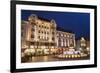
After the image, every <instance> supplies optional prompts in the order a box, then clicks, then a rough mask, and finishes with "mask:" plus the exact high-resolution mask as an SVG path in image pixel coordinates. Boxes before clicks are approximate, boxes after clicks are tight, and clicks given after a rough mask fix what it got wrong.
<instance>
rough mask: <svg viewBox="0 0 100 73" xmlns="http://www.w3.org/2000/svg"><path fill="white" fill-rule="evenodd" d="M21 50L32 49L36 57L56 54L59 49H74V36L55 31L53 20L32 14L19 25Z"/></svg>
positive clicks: (55, 25) (55, 26)
mask: <svg viewBox="0 0 100 73" xmlns="http://www.w3.org/2000/svg"><path fill="white" fill-rule="evenodd" d="M21 35H22V36H21V42H22V45H21V46H22V48H24V49H26V48H27V49H32V51H35V52H34V53H35V54H36V55H46V54H54V53H55V54H56V53H58V54H59V53H62V52H59V49H63V51H64V49H65V50H66V49H70V48H74V47H75V34H73V33H69V32H65V31H61V30H59V29H57V24H56V22H55V20H53V19H52V20H47V19H44V18H41V17H38V16H37V15H35V14H32V15H30V16H29V17H28V21H22V24H21Z"/></svg>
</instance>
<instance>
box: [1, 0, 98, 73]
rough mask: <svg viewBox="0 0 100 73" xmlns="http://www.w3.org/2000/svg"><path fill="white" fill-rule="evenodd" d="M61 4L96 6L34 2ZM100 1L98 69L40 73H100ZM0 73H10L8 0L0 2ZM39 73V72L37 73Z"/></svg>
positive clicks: (83, 1) (89, 1)
mask: <svg viewBox="0 0 100 73" xmlns="http://www.w3.org/2000/svg"><path fill="white" fill-rule="evenodd" d="M34 1H46V2H47V1H48V2H59V3H60V2H61V3H77V4H91V5H95V4H97V0H34ZM99 4H100V1H99V0H98V67H97V68H85V69H70V70H58V71H57V70H55V71H42V72H41V73H44V72H45V73H46V72H47V73H51V72H52V73H55V72H58V73H74V72H75V73H76V72H77V73H99V72H100V53H99V52H100V45H99V43H100V38H99V37H100V33H99V31H100V28H99V27H100V20H99V19H100V5H99ZM0 73H10V0H1V2H0ZM37 73H40V72H37Z"/></svg>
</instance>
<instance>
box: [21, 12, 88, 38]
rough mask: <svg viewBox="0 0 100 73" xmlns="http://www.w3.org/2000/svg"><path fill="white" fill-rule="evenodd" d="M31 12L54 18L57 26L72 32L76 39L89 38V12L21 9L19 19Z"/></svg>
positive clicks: (25, 18)
mask: <svg viewBox="0 0 100 73" xmlns="http://www.w3.org/2000/svg"><path fill="white" fill-rule="evenodd" d="M31 14H36V15H37V16H39V17H42V18H45V19H48V20H51V19H54V20H55V21H56V23H57V26H59V27H61V28H63V29H65V30H71V31H72V32H74V33H75V34H76V39H79V38H80V37H82V36H83V37H85V38H86V39H89V38H90V14H89V13H76V12H53V11H34V10H22V11H21V19H22V20H27V19H28V16H30V15H31Z"/></svg>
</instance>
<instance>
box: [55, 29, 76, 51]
mask: <svg viewBox="0 0 100 73" xmlns="http://www.w3.org/2000/svg"><path fill="white" fill-rule="evenodd" d="M56 37H57V40H56V41H57V45H56V46H57V48H58V49H60V50H62V52H63V51H67V50H69V49H74V48H75V34H73V33H69V32H64V31H61V30H60V29H59V30H57V36H56Z"/></svg>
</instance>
